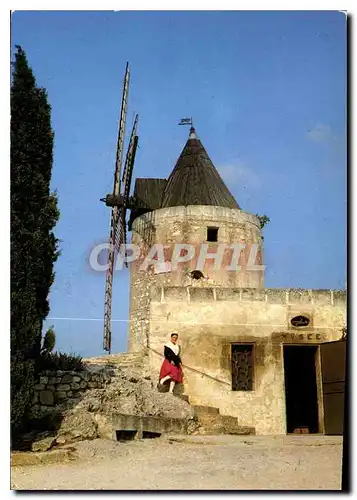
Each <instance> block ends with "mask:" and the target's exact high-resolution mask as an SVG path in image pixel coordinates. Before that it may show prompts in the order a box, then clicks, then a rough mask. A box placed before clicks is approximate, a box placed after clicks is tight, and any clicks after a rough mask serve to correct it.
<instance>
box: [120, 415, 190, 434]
mask: <svg viewBox="0 0 357 500" xmlns="http://www.w3.org/2000/svg"><path fill="white" fill-rule="evenodd" d="M112 428H113V439H114V440H116V441H121V440H127V439H142V438H145V437H147V438H153V437H159V436H161V434H187V421H186V420H184V419H179V418H163V417H148V416H147V417H142V416H137V415H125V414H121V413H116V414H114V415H113V416H112Z"/></svg>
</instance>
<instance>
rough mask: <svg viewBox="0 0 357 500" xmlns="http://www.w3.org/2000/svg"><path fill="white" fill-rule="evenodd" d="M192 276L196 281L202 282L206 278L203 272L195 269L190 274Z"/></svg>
mask: <svg viewBox="0 0 357 500" xmlns="http://www.w3.org/2000/svg"><path fill="white" fill-rule="evenodd" d="M190 276H191V278H193V279H194V280H200V279H202V278H204V275H203V273H202V272H201V271H199V270H198V269H195V270H194V271H191V272H190Z"/></svg>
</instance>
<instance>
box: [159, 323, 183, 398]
mask: <svg viewBox="0 0 357 500" xmlns="http://www.w3.org/2000/svg"><path fill="white" fill-rule="evenodd" d="M177 339H178V333H177V332H173V333H171V340H170V341H169V342H167V344H165V349H164V355H165V360H164V362H163V363H162V366H161V370H160V384H161V385H164V383H165V382H167V380H170V389H169V392H170V393H171V394H172V393H173V391H174V387H175V384H176V383H178V384H180V383H182V379H183V374H182V368H181V358H180V351H181V349H180V346H179V345H178V344H177Z"/></svg>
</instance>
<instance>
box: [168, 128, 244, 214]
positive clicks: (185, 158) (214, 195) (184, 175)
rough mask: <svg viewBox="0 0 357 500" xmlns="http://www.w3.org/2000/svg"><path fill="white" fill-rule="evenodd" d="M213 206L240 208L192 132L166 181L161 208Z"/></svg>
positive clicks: (192, 130)
mask: <svg viewBox="0 0 357 500" xmlns="http://www.w3.org/2000/svg"><path fill="white" fill-rule="evenodd" d="M187 205H214V206H218V207H226V208H236V209H239V208H240V207H239V205H238V203H237V202H236V200H235V199H234V197H233V196H232V194H231V193H230V191H229V189H228V188H227V186H226V185H225V183H224V182H223V179H222V178H221V176H220V175H219V173H218V172H217V170H216V168H215V166H214V165H213V163H212V161H211V160H210V158H209V156H208V154H207V152H206V150H205V148H204V147H203V145H202V143H201V141H200V140H199V139H198V137H197V135H196V132H195V129H194V128H193V127H192V128H191V129H190V135H189V138H188V141H187V143H186V145H185V147H184V148H183V150H182V153H181V155H180V157H179V159H178V160H177V163H176V166H175V168H174V169H173V171H172V172H171V175H170V177H169V178H168V181H167V184H166V187H165V190H164V193H163V198H162V204H161V207H162V208H165V207H177V206H187Z"/></svg>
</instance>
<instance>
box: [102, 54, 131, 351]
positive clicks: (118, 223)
mask: <svg viewBox="0 0 357 500" xmlns="http://www.w3.org/2000/svg"><path fill="white" fill-rule="evenodd" d="M129 82H130V70H129V63H127V64H126V69H125V77H124V86H123V94H122V102H121V111H120V119H119V131H118V141H117V151H116V161H115V170H114V185H113V192H112V193H110V194H107V195H106V197H105V198H101V201H103V202H104V203H105V204H106V206H107V207H111V217H110V233H109V249H108V270H107V275H106V282H105V303H104V345H103V347H104V350H106V351H108V352H109V354H110V350H111V340H112V339H111V336H112V335H111V316H112V290H113V274H114V262H115V256H116V255H117V252H118V250H119V249H120V245H122V244H125V243H126V213H127V209H128V208H132V207H131V204H130V201H131V200H130V186H131V179H132V174H133V168H134V161H135V154H136V149H137V146H138V140H139V138H138V135H137V127H138V119H139V116H138V115H136V116H135V119H134V124H133V128H132V131H131V135H130V140H129V146H128V150H127V154H126V158H125V163H124V170H123V175H121V172H122V162H123V149H124V137H125V125H126V113H127V108H128V93H129Z"/></svg>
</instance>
